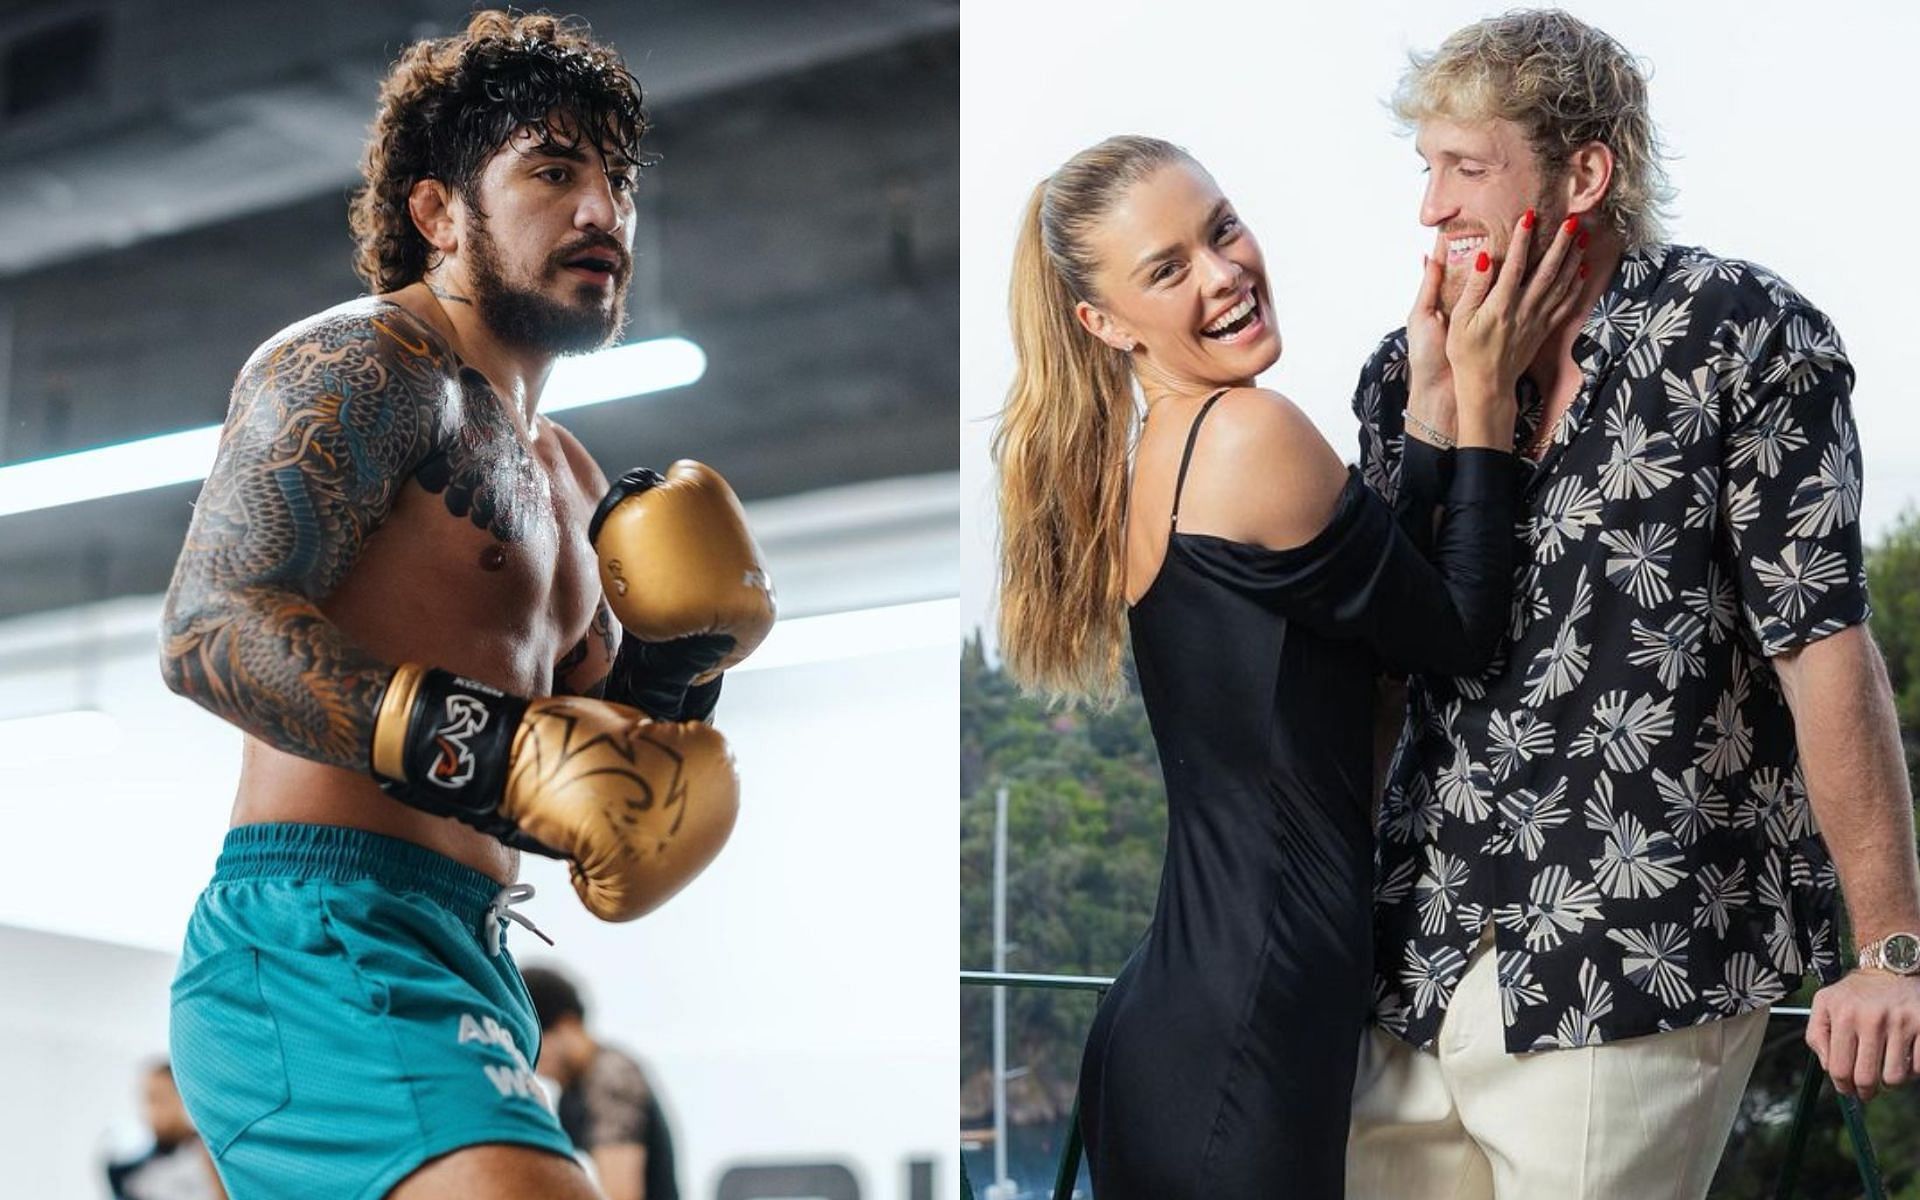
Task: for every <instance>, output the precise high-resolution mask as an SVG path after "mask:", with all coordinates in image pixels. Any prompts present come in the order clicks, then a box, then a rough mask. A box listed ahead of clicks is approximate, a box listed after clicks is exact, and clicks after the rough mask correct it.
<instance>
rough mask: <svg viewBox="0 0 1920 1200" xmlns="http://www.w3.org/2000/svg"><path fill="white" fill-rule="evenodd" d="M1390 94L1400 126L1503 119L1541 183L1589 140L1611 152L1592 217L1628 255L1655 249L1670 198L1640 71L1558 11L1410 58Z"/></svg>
mask: <svg viewBox="0 0 1920 1200" xmlns="http://www.w3.org/2000/svg"><path fill="white" fill-rule="evenodd" d="M1409 58H1410V60H1411V64H1410V66H1409V67H1408V69H1407V73H1406V74H1405V75H1404V76H1403V77H1402V78H1401V80H1400V86H1399V88H1398V90H1397V91H1396V92H1395V93H1394V96H1393V101H1392V107H1393V112H1394V115H1395V116H1397V117H1398V118H1399V119H1400V120H1401V121H1402V122H1404V123H1405V124H1406V125H1407V126H1409V127H1412V126H1415V125H1418V124H1419V123H1420V122H1421V121H1424V120H1427V119H1428V118H1432V117H1439V118H1443V119H1446V120H1454V121H1486V120H1506V121H1512V122H1514V123H1515V124H1517V125H1519V126H1520V128H1521V129H1522V130H1523V131H1525V133H1526V137H1527V141H1528V143H1529V144H1530V145H1531V146H1532V148H1533V152H1534V156H1535V157H1536V158H1537V159H1538V160H1539V163H1540V165H1541V167H1542V169H1543V170H1544V171H1545V172H1546V173H1547V176H1548V178H1549V179H1557V178H1559V177H1560V174H1561V172H1563V171H1565V169H1566V164H1567V160H1568V157H1569V156H1570V155H1571V154H1572V152H1573V151H1574V150H1575V149H1577V148H1578V147H1580V146H1584V145H1586V144H1587V143H1588V142H1599V143H1601V144H1602V145H1604V146H1606V147H1607V148H1608V149H1609V150H1611V151H1612V152H1613V180H1612V182H1611V183H1610V185H1609V186H1608V188H1607V194H1606V196H1605V198H1604V199H1602V200H1601V202H1600V216H1601V218H1602V219H1604V220H1606V221H1607V222H1609V223H1610V224H1611V225H1612V226H1613V228H1614V229H1615V230H1616V231H1617V232H1618V233H1619V234H1620V236H1621V238H1622V239H1623V240H1624V241H1625V242H1626V244H1627V246H1628V247H1629V248H1632V247H1637V246H1644V245H1647V244H1649V243H1652V242H1657V241H1660V240H1661V239H1662V238H1663V237H1664V236H1665V235H1664V231H1663V230H1662V227H1661V216H1662V214H1663V211H1664V210H1665V208H1666V205H1667V204H1668V202H1669V201H1671V199H1672V197H1673V191H1672V189H1671V188H1670V187H1669V186H1668V184H1667V175H1666V169H1665V167H1664V166H1663V165H1662V162H1661V160H1662V158H1663V152H1662V149H1661V146H1660V140H1659V135H1658V132H1657V131H1656V130H1655V128H1654V125H1653V118H1652V116H1651V115H1650V114H1649V112H1648V109H1647V78H1646V72H1645V71H1644V69H1643V68H1642V67H1641V65H1640V64H1639V62H1638V61H1637V60H1636V59H1635V58H1634V57H1633V56H1632V55H1631V54H1629V53H1627V51H1626V50H1625V48H1623V47H1622V46H1621V45H1620V43H1619V42H1616V41H1614V40H1613V39H1612V38H1611V37H1609V36H1607V35H1606V34H1605V33H1603V32H1601V31H1600V30H1598V29H1595V28H1594V27H1593V26H1591V25H1587V24H1584V23H1582V22H1581V21H1578V20H1576V19H1574V18H1573V17H1571V16H1569V15H1568V14H1566V13H1564V12H1561V11H1560V10H1558V9H1526V10H1520V11H1516V12H1510V13H1506V14H1503V15H1501V16H1498V17H1490V18H1488V19H1487V20H1484V21H1480V22H1477V23H1476V24H1473V25H1469V26H1467V27H1466V28H1465V29H1462V30H1460V31H1459V32H1457V33H1455V34H1454V35H1453V36H1451V37H1449V38H1448V39H1447V40H1446V41H1445V42H1443V43H1441V45H1440V48H1439V49H1438V50H1436V51H1434V52H1433V53H1432V54H1413V55H1410V56H1409Z"/></svg>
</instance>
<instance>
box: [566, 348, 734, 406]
mask: <svg viewBox="0 0 1920 1200" xmlns="http://www.w3.org/2000/svg"><path fill="white" fill-rule="evenodd" d="M706 373H707V352H706V351H704V350H702V349H701V348H700V347H699V346H697V345H695V344H694V343H692V342H690V341H688V340H687V339H686V338H681V337H666V338H654V339H653V340H651V341H646V342H629V343H628V344H627V345H624V346H615V347H613V348H612V349H611V350H596V351H594V352H593V353H592V354H581V355H578V356H575V357H573V358H563V359H561V360H560V361H559V362H557V363H554V364H553V374H552V375H550V376H548V377H547V389H546V391H545V392H543V393H542V394H541V396H540V411H541V412H543V413H557V412H564V411H566V410H567V409H569V408H585V407H586V406H587V405H589V404H601V403H604V402H606V401H608V400H625V399H626V398H627V397H628V396H644V395H646V394H647V393H648V392H664V391H666V390H667V389H669V388H677V387H686V386H687V385H688V384H690V383H695V382H698V381H699V379H700V377H701V376H702V375H705V374H706Z"/></svg>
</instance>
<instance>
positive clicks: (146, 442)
mask: <svg viewBox="0 0 1920 1200" xmlns="http://www.w3.org/2000/svg"><path fill="white" fill-rule="evenodd" d="M706 371H707V356H706V353H705V352H704V351H702V350H701V349H700V347H699V346H697V345H695V344H694V343H692V342H690V341H688V340H687V339H685V338H679V337H668V338H655V339H653V340H651V341H645V342H633V343H630V344H628V345H625V346H615V347H613V348H612V349H611V350H600V351H596V352H594V353H592V354H583V355H580V356H579V357H577V358H563V359H561V360H560V361H559V362H557V363H555V364H554V368H553V374H552V376H551V377H549V379H548V380H547V389H546V393H545V394H544V395H543V396H542V397H541V402H540V411H541V412H545V413H555V412H561V411H564V410H565V409H569V408H584V407H586V406H587V405H589V404H601V403H604V402H606V401H608V400H624V399H626V398H627V397H629V396H644V395H646V394H647V393H649V392H663V391H666V390H667V389H669V388H677V387H686V386H687V385H688V384H690V383H693V382H695V381H696V380H698V379H699V378H700V377H701V376H702V375H704V374H706ZM219 445H220V427H219V426H218V425H204V426H202V427H200V428H198V429H183V430H181V431H180V432H178V433H166V434H161V435H160V436H159V437H150V438H141V439H140V440H138V441H133V442H119V443H116V444H115V445H111V446H101V447H98V448H97V449H93V450H78V451H75V452H74V453H72V454H58V455H54V456H53V457H51V458H37V459H34V460H32V461H31V462H23V463H15V464H13V465H12V466H7V467H0V517H7V516H12V515H14V514H15V513H24V512H33V511H35V510H37V509H42V508H57V507H59V506H60V505H62V504H78V503H80V502H81V501H83V500H99V499H102V498H104V497H107V496H120V495H124V494H126V493H128V492H144V491H146V490H147V489H149V488H157V487H167V486H169V485H171V484H176V483H192V482H194V481H195V480H199V479H205V478H206V477H207V471H208V469H209V468H210V467H212V466H213V456H214V452H215V450H216V449H218V447H219Z"/></svg>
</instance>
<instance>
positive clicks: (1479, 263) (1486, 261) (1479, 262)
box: [1473, 250, 1493, 271]
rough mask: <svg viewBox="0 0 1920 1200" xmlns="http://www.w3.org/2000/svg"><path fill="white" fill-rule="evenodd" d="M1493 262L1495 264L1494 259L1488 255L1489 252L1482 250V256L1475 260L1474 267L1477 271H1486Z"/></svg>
mask: <svg viewBox="0 0 1920 1200" xmlns="http://www.w3.org/2000/svg"><path fill="white" fill-rule="evenodd" d="M1492 264H1493V260H1492V259H1491V258H1488V257H1487V252H1486V251H1485V250H1482V251H1481V252H1480V257H1478V258H1476V259H1474V260H1473V269H1474V270H1476V271H1484V270H1486V269H1487V268H1488V267H1489V266H1491V265H1492Z"/></svg>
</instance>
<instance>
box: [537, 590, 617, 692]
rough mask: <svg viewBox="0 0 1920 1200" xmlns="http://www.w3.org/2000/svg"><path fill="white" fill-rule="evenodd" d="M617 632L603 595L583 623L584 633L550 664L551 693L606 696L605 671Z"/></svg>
mask: <svg viewBox="0 0 1920 1200" xmlns="http://www.w3.org/2000/svg"><path fill="white" fill-rule="evenodd" d="M620 634H621V630H620V626H619V624H618V623H617V622H615V621H614V619H613V610H612V609H611V608H608V607H607V602H606V599H605V598H604V597H603V598H602V599H601V601H600V603H599V605H598V606H596V607H595V608H594V610H593V621H592V623H591V624H589V625H588V626H587V632H586V634H585V635H584V636H582V637H581V639H580V640H579V641H578V642H576V643H574V647H573V649H571V650H569V651H567V653H566V654H565V655H564V656H563V657H562V658H561V659H560V661H559V662H557V663H555V664H554V667H553V694H554V695H556V696H592V697H593V698H594V699H596V700H597V699H600V698H602V697H604V696H606V693H607V672H608V671H610V670H612V668H613V657H614V655H615V654H616V653H618V652H619V649H620Z"/></svg>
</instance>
